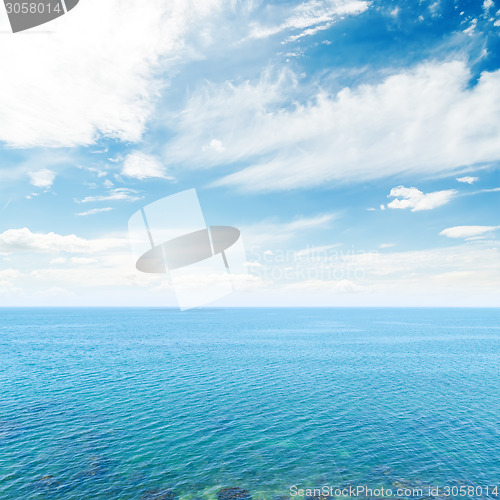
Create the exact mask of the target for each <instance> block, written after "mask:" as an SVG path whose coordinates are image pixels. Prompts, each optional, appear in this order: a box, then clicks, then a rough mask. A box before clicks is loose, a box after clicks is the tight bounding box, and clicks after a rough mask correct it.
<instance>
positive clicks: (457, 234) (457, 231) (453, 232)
mask: <svg viewBox="0 0 500 500" xmlns="http://www.w3.org/2000/svg"><path fill="white" fill-rule="evenodd" d="M497 229H500V226H455V227H448V228H446V229H443V231H441V232H440V233H439V234H441V235H443V236H447V237H448V238H473V237H476V236H483V235H484V234H487V233H491V232H492V231H496V230H497Z"/></svg>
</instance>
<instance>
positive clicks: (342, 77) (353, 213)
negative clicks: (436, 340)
mask: <svg viewBox="0 0 500 500" xmlns="http://www.w3.org/2000/svg"><path fill="white" fill-rule="evenodd" d="M97 12H98V14H97ZM7 30H8V21H7V19H6V15H5V13H4V12H3V11H0V31H2V34H1V35H0V44H2V50H0V60H1V64H2V81H1V82H0V90H1V92H0V181H1V182H0V285H1V291H0V299H1V300H2V302H3V303H4V304H5V305H59V304H61V305H108V304H109V305H174V304H175V296H174V294H173V291H172V289H171V288H170V287H169V285H168V283H167V282H166V280H165V278H164V277H161V276H160V277H158V276H147V275H141V273H139V272H137V271H136V270H135V269H134V262H133V259H132V258H131V255H130V252H129V249H128V242H127V222H128V219H129V217H130V216H131V215H132V214H133V213H134V212H135V211H136V210H138V209H139V208H140V207H142V206H143V205H145V204H147V203H149V202H152V201H154V200H156V199H159V198H161V197H164V196H167V195H169V194H173V193H176V192H178V191H182V190H184V189H190V188H196V189H197V191H198V195H199V198H200V202H201V205H202V207H203V211H204V214H205V219H206V222H207V223H208V224H214V225H216V224H227V225H233V226H236V227H238V228H240V229H241V231H242V235H243V239H244V242H245V246H246V249H247V259H248V262H249V270H250V271H249V272H250V276H249V277H247V279H245V280H242V281H243V282H244V283H243V285H242V287H241V288H242V290H241V291H240V292H239V293H237V294H234V295H233V296H231V297H230V298H228V299H226V301H223V302H220V303H219V304H220V305H225V304H229V305H273V304H275V305H332V306H335V305H339V306H345V305H354V306H365V305H374V306H391V305H407V306H413V305H414V306H425V305H443V306H451V305H461V306H462V305H464V306H468V305H474V306H482V305H485V306H499V305H500V259H499V257H500V254H499V250H498V237H499V235H500V218H499V215H498V213H499V208H500V204H499V197H500V174H499V161H500V140H499V139H500V50H499V48H500V5H499V4H498V3H497V2H496V1H494V0H485V1H484V2H480V1H444V0H436V1H426V0H421V1H405V2H403V1H363V0H309V1H302V2H301V1H294V2H290V1H286V2H284V1H281V2H279V1H278V2H260V1H252V0H248V1H245V2H238V1H234V0H233V1H224V0H210V1H207V2H203V4H202V5H200V3H199V2H194V1H192V2H189V1H184V0H183V1H181V0H175V1H164V0H155V1H152V2H148V3H147V5H146V6H145V5H144V2H141V1H139V0H122V1H118V0H110V1H109V2H106V5H104V6H103V4H102V2H98V1H97V0H81V2H80V4H79V5H78V7H77V8H75V9H74V10H73V11H72V12H71V13H69V14H68V15H66V16H62V17H61V18H59V19H58V20H56V21H54V22H52V23H50V25H49V24H47V25H45V26H44V27H40V28H39V29H35V30H33V31H31V32H30V33H19V34H16V35H12V34H8V33H7Z"/></svg>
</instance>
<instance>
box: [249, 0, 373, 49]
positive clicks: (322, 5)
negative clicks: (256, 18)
mask: <svg viewBox="0 0 500 500" xmlns="http://www.w3.org/2000/svg"><path fill="white" fill-rule="evenodd" d="M369 5H370V2H367V1H359V0H310V1H308V2H304V3H301V4H299V5H297V6H296V7H294V8H293V10H292V12H291V14H290V13H289V10H288V9H287V10H286V14H287V16H288V17H287V18H286V19H285V20H283V21H282V22H280V23H279V24H276V25H274V26H262V25H260V24H256V25H254V26H253V28H252V30H251V32H250V36H249V38H267V37H269V36H272V35H276V34H278V33H281V32H284V31H291V30H303V31H302V33H300V34H298V35H294V36H291V37H289V38H288V41H292V40H296V39H297V38H301V37H302V36H306V35H312V34H314V33H316V32H317V31H318V30H320V29H325V28H326V27H329V26H331V24H332V23H333V22H334V21H335V20H336V19H339V18H341V17H343V16H347V15H357V14H361V13H362V12H365V11H366V10H367V9H368V7H369ZM318 25H322V26H318Z"/></svg>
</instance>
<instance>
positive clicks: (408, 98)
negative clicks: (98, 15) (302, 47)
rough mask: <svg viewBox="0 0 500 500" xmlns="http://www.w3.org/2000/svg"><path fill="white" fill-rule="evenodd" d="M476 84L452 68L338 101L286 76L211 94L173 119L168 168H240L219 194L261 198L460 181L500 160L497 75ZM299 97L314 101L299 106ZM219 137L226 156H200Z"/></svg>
mask: <svg viewBox="0 0 500 500" xmlns="http://www.w3.org/2000/svg"><path fill="white" fill-rule="evenodd" d="M470 77H471V74H470V71H469V69H468V67H467V65H466V64H465V63H464V62H461V61H454V62H447V63H439V64H438V63H426V64H422V65H420V66H418V67H416V68H413V69H410V70H405V71H402V72H400V73H399V74H394V75H392V76H390V77H388V78H386V79H385V80H384V81H382V82H381V83H378V84H365V85H361V86H359V87H357V88H352V89H350V88H345V89H343V90H341V91H340V92H337V93H335V94H330V93H328V92H327V91H326V90H325V89H321V90H319V91H318V90H317V89H315V88H311V87H306V84H302V83H300V79H298V78H297V77H296V76H295V75H294V74H293V73H290V72H288V71H283V72H281V73H279V75H278V76H277V77H275V76H272V73H270V72H266V73H265V74H264V75H263V76H262V78H261V79H260V80H259V81H258V82H256V83H250V82H248V81H247V82H243V83H241V84H238V85H235V84H232V83H229V82H226V83H225V84H224V85H223V86H222V87H220V86H217V85H213V84H207V85H206V86H205V87H204V88H202V89H199V90H198V91H196V92H194V94H193V95H192V96H191V98H190V99H189V101H188V103H187V105H186V106H185V108H184V110H183V112H182V113H179V114H176V115H175V116H172V117H171V127H172V130H175V132H176V134H177V135H176V136H174V138H173V139H172V140H171V141H169V142H168V143H167V145H166V148H165V151H164V159H165V162H166V163H167V164H172V165H184V166H185V167H186V168H197V167H198V168H207V167H217V166H220V165H234V164H235V163H237V164H238V165H239V168H240V170H239V171H236V172H235V173H232V174H230V175H228V176H226V177H224V178H223V179H221V180H219V181H217V182H216V184H218V185H226V186H238V187H239V188H240V189H243V190H262V191H270V190H286V189H293V188H304V187H309V186H314V185H319V184H323V183H326V182H331V183H333V182H336V183H338V182H345V181H350V182H356V181H358V182H361V181H367V180H372V179H378V178H383V177H388V176H392V175H396V174H400V173H403V172H404V173H405V175H412V174H418V175H419V176H420V177H425V176H428V177H431V176H435V175H436V174H439V175H445V174H446V175H448V174H450V173H458V172H460V171H463V169H465V168H468V169H470V166H471V165H474V164H484V163H488V162H494V161H497V160H499V159H500V140H499V138H500V71H494V72H491V73H490V72H484V73H483V74H482V75H481V77H480V78H479V80H478V82H477V84H476V85H474V86H472V87H471V86H470V85H469V82H470ZM299 91H300V94H301V95H304V94H305V95H309V96H310V99H309V100H308V101H307V102H302V103H301V102H298V101H297V99H296V96H297V95H299ZM290 102H293V105H292V106H290ZM214 136H215V137H217V138H218V140H220V141H221V142H222V143H223V144H224V151H222V152H218V153H217V154H215V152H213V153H212V154H209V153H210V152H209V151H203V146H204V145H205V144H207V143H208V142H209V141H210V138H211V137H214ZM242 163H243V166H245V165H248V166H247V167H246V168H243V169H241V165H242Z"/></svg>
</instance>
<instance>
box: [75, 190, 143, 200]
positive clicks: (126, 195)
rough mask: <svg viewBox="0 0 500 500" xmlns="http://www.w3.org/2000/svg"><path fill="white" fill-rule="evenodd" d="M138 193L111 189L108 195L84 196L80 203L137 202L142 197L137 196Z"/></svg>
mask: <svg viewBox="0 0 500 500" xmlns="http://www.w3.org/2000/svg"><path fill="white" fill-rule="evenodd" d="M137 193H138V191H136V190H135V189H129V188H117V189H112V190H111V191H110V192H109V194H103V195H97V196H86V197H85V198H83V200H81V201H80V203H93V202H96V201H137V200H140V199H142V196H138V195H137Z"/></svg>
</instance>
